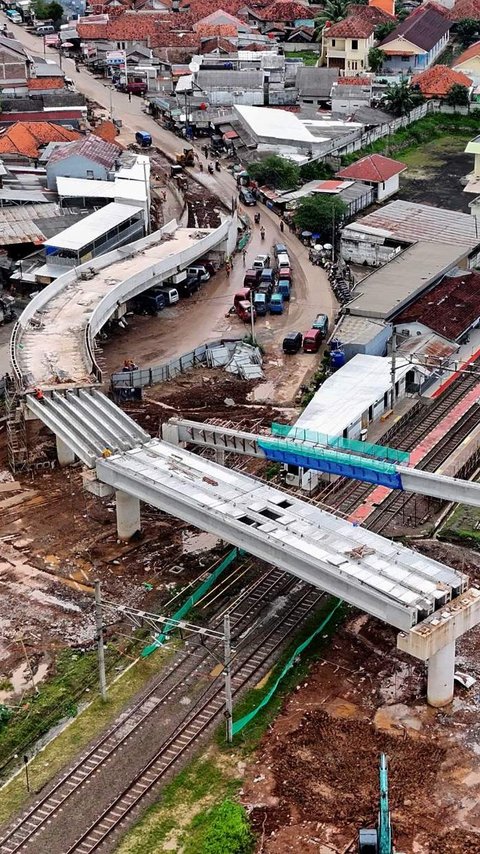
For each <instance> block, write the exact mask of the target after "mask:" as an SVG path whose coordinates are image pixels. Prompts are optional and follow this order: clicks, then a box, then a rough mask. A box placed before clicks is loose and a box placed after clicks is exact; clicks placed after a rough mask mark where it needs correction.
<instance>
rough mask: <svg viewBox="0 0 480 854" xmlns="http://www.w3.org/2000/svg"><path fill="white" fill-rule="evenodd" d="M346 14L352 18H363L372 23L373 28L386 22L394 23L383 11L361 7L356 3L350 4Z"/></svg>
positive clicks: (392, 18)
mask: <svg viewBox="0 0 480 854" xmlns="http://www.w3.org/2000/svg"><path fill="white" fill-rule="evenodd" d="M348 14H349V15H350V16H353V17H354V18H365V20H367V21H373V23H374V24H375V26H376V25H377V24H383V23H385V22H386V21H395V18H394V17H392V15H389V14H388V12H385V11H384V10H383V9H379V7H378V6H361V5H359V4H357V3H351V4H350V5H349V7H348Z"/></svg>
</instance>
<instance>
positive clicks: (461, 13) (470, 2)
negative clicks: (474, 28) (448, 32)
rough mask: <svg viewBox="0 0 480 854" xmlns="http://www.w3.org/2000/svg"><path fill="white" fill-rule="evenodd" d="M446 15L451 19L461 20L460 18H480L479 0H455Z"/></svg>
mask: <svg viewBox="0 0 480 854" xmlns="http://www.w3.org/2000/svg"><path fill="white" fill-rule="evenodd" d="M448 16H449V18H450V19H451V20H452V21H461V20H462V18H474V19H475V20H477V21H478V20H479V19H480V0H457V2H456V3H455V5H454V7H453V9H449V10H448Z"/></svg>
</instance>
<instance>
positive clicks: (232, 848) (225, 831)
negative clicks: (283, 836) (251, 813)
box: [183, 799, 255, 854]
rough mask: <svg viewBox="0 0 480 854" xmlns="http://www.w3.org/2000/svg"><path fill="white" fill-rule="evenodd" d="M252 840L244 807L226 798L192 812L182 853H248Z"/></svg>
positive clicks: (253, 840) (253, 842)
mask: <svg viewBox="0 0 480 854" xmlns="http://www.w3.org/2000/svg"><path fill="white" fill-rule="evenodd" d="M254 844H255V838H254V836H253V833H252V831H251V830H250V826H249V824H248V819H247V816H246V813H245V809H244V808H243V807H242V806H241V805H240V804H238V803H235V801H232V800H230V799H227V800H225V801H223V802H222V803H221V804H217V805H216V806H214V807H212V808H211V809H208V810H204V811H202V812H201V813H199V814H198V815H197V816H195V818H194V819H193V821H192V823H191V825H190V828H189V833H188V836H187V839H186V841H185V844H184V848H183V854H226V852H227V851H228V854H250V852H251V851H253V848H254Z"/></svg>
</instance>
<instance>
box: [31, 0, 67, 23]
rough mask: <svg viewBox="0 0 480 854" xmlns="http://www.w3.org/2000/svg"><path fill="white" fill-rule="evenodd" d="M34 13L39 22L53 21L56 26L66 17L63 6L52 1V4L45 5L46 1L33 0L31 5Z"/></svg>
mask: <svg viewBox="0 0 480 854" xmlns="http://www.w3.org/2000/svg"><path fill="white" fill-rule="evenodd" d="M31 8H32V12H33V13H34V15H35V18H36V19H37V20H39V21H53V22H54V24H56V23H59V22H60V21H61V20H62V18H63V15H64V12H63V6H61V5H60V3H56V2H55V0H52V2H51V3H45V2H44V0H33V2H32V4H31Z"/></svg>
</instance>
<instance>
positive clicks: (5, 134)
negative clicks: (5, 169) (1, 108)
mask: <svg viewBox="0 0 480 854" xmlns="http://www.w3.org/2000/svg"><path fill="white" fill-rule="evenodd" d="M44 115H45V113H44ZM80 137H81V134H80V133H78V131H73V130H69V129H68V128H65V127H62V125H57V124H54V123H53V122H45V121H43V122H42V121H38V122H35V121H34V122H15V123H14V124H12V125H10V126H9V127H6V128H1V129H0V156H1V157H2V159H4V160H10V159H18V158H19V157H24V158H28V159H29V160H37V159H38V157H39V156H40V152H41V151H42V149H43V147H44V146H46V145H48V143H49V142H73V141H74V140H77V139H80Z"/></svg>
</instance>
